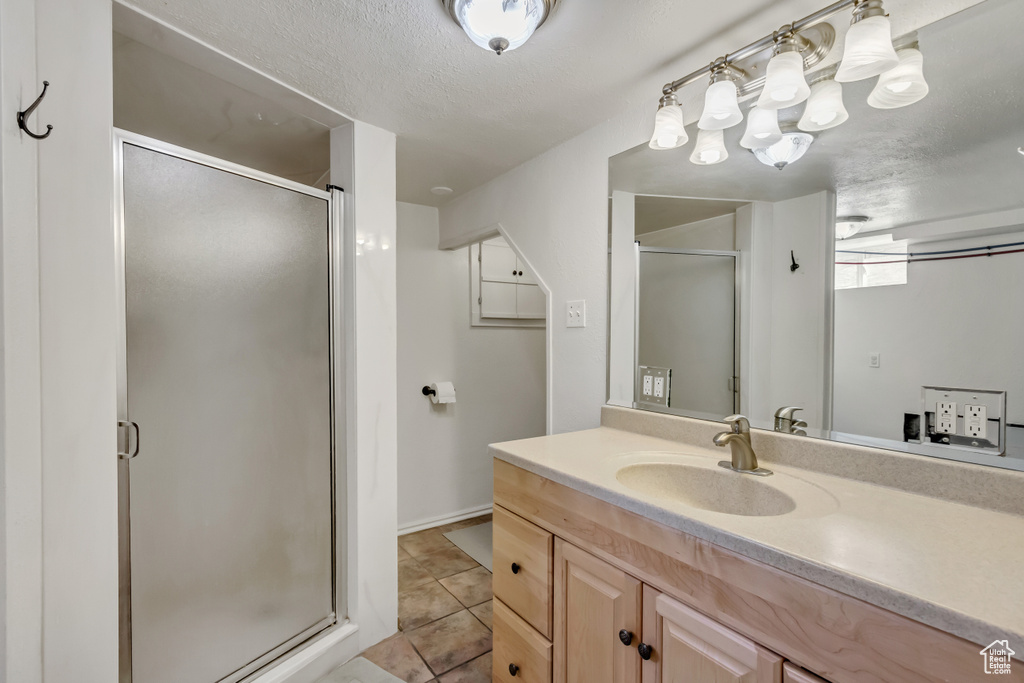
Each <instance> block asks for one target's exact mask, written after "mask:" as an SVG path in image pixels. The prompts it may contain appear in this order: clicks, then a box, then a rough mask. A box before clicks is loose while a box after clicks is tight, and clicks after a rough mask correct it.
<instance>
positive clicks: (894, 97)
mask: <svg viewBox="0 0 1024 683" xmlns="http://www.w3.org/2000/svg"><path fill="white" fill-rule="evenodd" d="M896 54H897V55H898V56H899V59H900V63H899V66H897V67H896V68H894V69H890V70H889V71H886V72H885V73H884V74H882V75H881V76H880V77H879V78H878V84H877V85H876V86H875V89H874V90H872V91H871V95H870V96H869V97H868V104H870V105H871V106H872V107H874V108H875V109H899V108H900V107H907V106H910V105H911V104H914V103H915V102H920V101H921V100H923V99H924V98H925V97H927V96H928V82H927V81H925V80H924V55H922V54H921V51H920V50H918V49H917V48H914V47H909V48H905V49H903V50H900V51H899V52H897V53H896Z"/></svg>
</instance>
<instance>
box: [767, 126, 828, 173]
mask: <svg viewBox="0 0 1024 683" xmlns="http://www.w3.org/2000/svg"><path fill="white" fill-rule="evenodd" d="M812 142H814V136H813V135H810V134H809V133H797V132H792V133H783V134H782V140H780V141H779V142H776V143H775V144H774V145H772V146H771V147H764V148H762V149H753V150H751V151H752V152H753V153H754V156H755V157H757V160H758V161H760V162H761V163H762V164H764V165H765V166H774V167H775V168H777V169H779V170H780V171H781V170H782V169H784V168H786V167H787V166H789V165H790V164H792V163H794V162H796V161H799V160H800V159H801V158H802V157H803V155H805V154H807V150H809V149H810V148H811V143H812Z"/></svg>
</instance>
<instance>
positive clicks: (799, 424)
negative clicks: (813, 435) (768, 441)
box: [775, 406, 807, 436]
mask: <svg viewBox="0 0 1024 683" xmlns="http://www.w3.org/2000/svg"><path fill="white" fill-rule="evenodd" d="M798 410H803V408H797V407H796V406H790V407H786V408H779V409H778V410H776V411H775V431H777V432H782V433H783V434H796V435H797V436H807V432H806V431H804V430H805V429H806V428H807V423H806V422H804V421H803V420H798V419H796V418H795V417H794V415H795V414H796V412H797V411H798Z"/></svg>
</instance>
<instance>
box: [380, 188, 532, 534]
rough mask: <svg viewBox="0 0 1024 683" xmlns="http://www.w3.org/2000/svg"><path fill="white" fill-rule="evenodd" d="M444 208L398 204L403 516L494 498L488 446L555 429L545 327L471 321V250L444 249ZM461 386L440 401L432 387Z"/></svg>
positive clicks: (423, 520)
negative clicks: (450, 400)
mask: <svg viewBox="0 0 1024 683" xmlns="http://www.w3.org/2000/svg"><path fill="white" fill-rule="evenodd" d="M438 230H439V219H438V211H437V209H434V208H431V207H426V206H418V205H415V204H404V203H399V204H398V524H399V528H400V529H402V528H409V527H414V526H420V525H423V524H430V523H432V522H437V523H440V521H439V520H443V519H446V518H451V517H453V516H456V515H458V514H459V513H463V514H465V513H468V512H471V511H474V510H480V509H481V508H486V507H488V506H490V505H491V502H492V500H493V496H492V488H493V487H492V479H493V468H492V461H491V458H490V457H489V456H488V454H487V445H488V444H490V443H495V442H498V441H507V440H511V439H522V438H527V437H532V436H542V435H543V434H544V433H545V415H546V410H545V391H544V385H545V382H544V380H545V356H544V336H545V335H544V330H543V328H491V327H470V286H469V285H470V282H469V278H470V275H469V256H468V254H467V249H459V250H456V251H440V250H438V248H437V244H438ZM448 380H450V381H452V382H453V383H454V384H455V390H456V395H457V401H456V403H454V404H451V405H447V406H444V405H434V404H433V403H431V401H430V399H429V398H427V397H425V396H423V394H422V393H421V390H422V388H423V386H424V385H427V384H431V383H433V382H438V381H448Z"/></svg>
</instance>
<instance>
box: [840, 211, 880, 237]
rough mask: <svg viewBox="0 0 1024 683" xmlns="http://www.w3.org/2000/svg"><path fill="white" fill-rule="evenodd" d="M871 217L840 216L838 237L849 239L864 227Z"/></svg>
mask: <svg viewBox="0 0 1024 683" xmlns="http://www.w3.org/2000/svg"><path fill="white" fill-rule="evenodd" d="M870 220H871V219H870V218H868V217H867V216H840V217H839V218H837V219H836V239H837V240H848V239H850V238H851V237H853V236H854V235H856V234H857V233H858V232H860V231H861V229H862V228H863V227H864V224H865V223H867V222H868V221H870Z"/></svg>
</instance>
